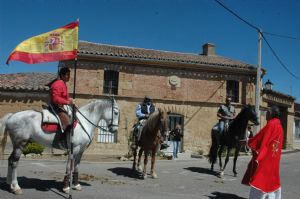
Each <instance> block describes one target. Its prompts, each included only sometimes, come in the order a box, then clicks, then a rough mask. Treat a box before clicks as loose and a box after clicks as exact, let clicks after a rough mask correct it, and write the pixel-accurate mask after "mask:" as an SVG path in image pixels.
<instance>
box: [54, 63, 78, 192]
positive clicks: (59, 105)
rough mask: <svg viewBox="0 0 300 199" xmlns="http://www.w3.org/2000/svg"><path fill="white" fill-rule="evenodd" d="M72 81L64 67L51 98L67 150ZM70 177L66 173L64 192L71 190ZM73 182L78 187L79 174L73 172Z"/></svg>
mask: <svg viewBox="0 0 300 199" xmlns="http://www.w3.org/2000/svg"><path fill="white" fill-rule="evenodd" d="M69 80H70V69H69V68H67V67H63V68H61V69H60V70H59V79H57V80H56V81H54V82H53V83H52V84H51V89H50V97H51V106H52V108H53V110H54V112H55V113H56V114H57V115H58V116H59V119H60V121H61V125H62V132H64V133H65V136H64V138H65V139H66V140H65V141H66V145H67V148H69V142H70V139H71V138H70V132H71V127H72V124H71V121H70V116H69V115H68V112H67V110H65V108H64V106H65V105H67V106H68V105H73V104H74V101H73V99H72V98H70V97H69V92H68V87H67V84H66V83H67V82H68V81H69ZM69 180H70V179H69V175H68V174H67V173H66V175H65V177H64V191H65V190H67V189H69ZM73 182H74V184H75V186H76V185H78V184H79V182H78V172H73Z"/></svg>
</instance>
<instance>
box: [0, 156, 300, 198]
mask: <svg viewBox="0 0 300 199" xmlns="http://www.w3.org/2000/svg"><path fill="white" fill-rule="evenodd" d="M249 158H250V157H247V156H244V157H240V158H239V159H238V171H239V173H240V175H239V176H238V177H237V178H235V177H233V175H232V172H231V170H232V164H231V162H232V160H231V161H230V165H228V167H227V170H226V172H227V174H225V177H224V179H220V178H218V177H216V173H212V172H210V171H209V169H208V168H209V164H208V163H207V160H206V159H194V160H178V161H174V160H161V161H158V164H157V173H158V176H159V178H158V179H151V178H148V179H146V180H142V179H140V177H139V175H138V174H137V173H135V172H133V171H132V170H131V169H130V168H131V162H105V163H99V162H83V163H82V164H81V170H80V172H81V174H80V179H81V182H82V185H83V191H81V192H75V191H73V199H82V198H86V199H93V198H97V199H98V198H101V199H141V198H143V199H158V198H162V199H182V198H185V199H196V198H197V199H199V198H200V199H202V198H203V199H204V198H206V199H207V198H210V199H243V198H247V196H248V192H249V187H246V186H243V185H241V184H240V181H241V178H242V174H243V172H244V171H245V169H246V165H247V162H248V161H249ZM6 164H7V161H0V199H12V198H22V199H40V198H47V199H54V198H55V199H57V198H68V195H66V194H64V193H62V192H61V188H62V182H61V180H62V178H63V173H64V168H65V164H64V161H46V160H43V161H41V160H31V161H29V160H23V161H21V162H20V165H19V172H18V173H19V176H20V177H19V184H20V186H21V187H22V188H23V192H24V195H22V196H15V195H13V194H11V193H9V192H8V190H7V188H6V186H5V183H4V181H5V175H6ZM299 165H300V152H297V153H289V154H284V155H283V156H282V162H281V166H282V167H281V177H282V189H283V194H282V198H284V199H297V198H299V195H300V187H299V182H300V181H299V179H300V166H299Z"/></svg>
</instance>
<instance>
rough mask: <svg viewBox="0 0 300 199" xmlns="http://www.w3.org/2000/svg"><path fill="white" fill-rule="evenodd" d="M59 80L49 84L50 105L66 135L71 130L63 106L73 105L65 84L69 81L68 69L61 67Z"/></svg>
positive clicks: (68, 118)
mask: <svg viewBox="0 0 300 199" xmlns="http://www.w3.org/2000/svg"><path fill="white" fill-rule="evenodd" d="M58 74H59V79H57V80H55V81H54V82H53V83H52V84H51V89H50V98H51V105H52V107H53V109H54V111H55V112H56V113H57V115H58V116H59V118H60V120H61V124H62V128H63V130H64V132H66V133H68V132H69V131H70V128H71V121H70V117H69V115H68V113H67V110H65V107H64V105H73V104H74V102H73V99H72V98H70V97H69V92H68V87H67V85H66V83H67V82H68V81H69V80H70V69H69V68H67V67H63V68H61V69H60V70H59V73H58Z"/></svg>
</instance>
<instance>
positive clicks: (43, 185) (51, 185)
mask: <svg viewBox="0 0 300 199" xmlns="http://www.w3.org/2000/svg"><path fill="white" fill-rule="evenodd" d="M18 182H19V185H20V187H21V188H22V189H36V190H37V191H52V192H54V193H56V194H58V195H61V196H63V197H65V196H64V195H62V194H64V193H63V191H62V188H63V182H62V181H61V182H59V181H56V180H45V179H37V178H27V177H24V176H22V177H18ZM0 184H1V186H0V189H1V190H3V191H7V192H10V189H9V186H8V185H7V184H6V178H2V177H0ZM80 184H81V185H82V186H90V184H87V183H84V182H82V181H80Z"/></svg>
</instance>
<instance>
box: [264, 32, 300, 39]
mask: <svg viewBox="0 0 300 199" xmlns="http://www.w3.org/2000/svg"><path fill="white" fill-rule="evenodd" d="M264 33H265V34H268V35H271V36H275V37H281V38H285V39H293V40H299V41H300V38H298V37H291V36H287V35H280V34H275V33H270V32H264Z"/></svg>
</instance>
